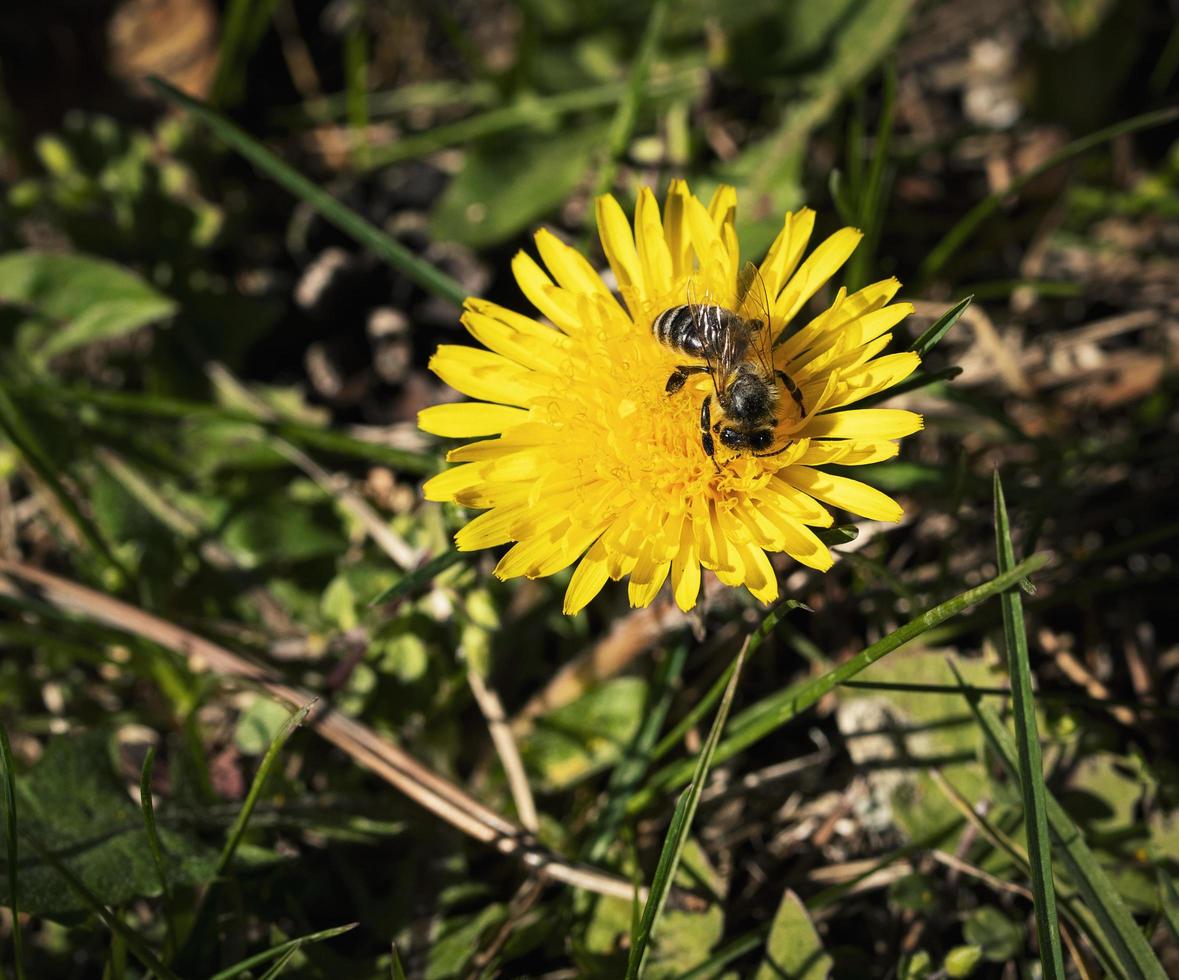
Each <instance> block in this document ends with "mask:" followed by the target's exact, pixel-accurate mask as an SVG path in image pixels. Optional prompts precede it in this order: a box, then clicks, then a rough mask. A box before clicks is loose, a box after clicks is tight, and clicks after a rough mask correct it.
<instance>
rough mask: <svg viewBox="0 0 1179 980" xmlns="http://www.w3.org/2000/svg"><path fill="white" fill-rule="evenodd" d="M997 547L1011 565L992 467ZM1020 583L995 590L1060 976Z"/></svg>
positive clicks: (1041, 930) (1051, 958)
mask: <svg viewBox="0 0 1179 980" xmlns="http://www.w3.org/2000/svg"><path fill="white" fill-rule="evenodd" d="M995 550H996V553H997V556H998V563H999V571H1000V572H1010V571H1011V569H1012V568H1014V567H1015V547H1014V545H1013V544H1012V542H1011V525H1010V523H1009V522H1008V519H1007V503H1006V501H1005V500H1004V499H1003V484H1002V482H1001V481H1000V479H999V472H998V470H996V471H995ZM1019 591H1020V590H1019V589H1018V588H1011V589H1008V590H1007V591H1006V592H1004V593H1003V594H1002V595H1001V596H999V605H1000V607H1001V608H1002V610H1003V639H1004V644H1005V645H1006V647H1007V673H1008V675H1009V676H1010V678H1011V694H1012V705H1013V708H1014V713H1015V731H1016V741H1017V744H1018V748H1019V782H1020V787H1021V789H1022V791H1023V815H1024V822H1025V825H1026V829H1027V838H1028V862H1029V864H1030V866H1031V873H1032V894H1033V895H1034V896H1035V909H1036V933H1037V935H1038V936H1039V942H1040V962H1041V964H1042V965H1043V967H1044V976H1045V978H1047V980H1064V954H1063V951H1062V950H1061V946H1060V919H1059V917H1058V915H1057V912H1056V889H1055V887H1054V885H1053V879H1052V848H1051V844H1050V842H1049V838H1048V817H1047V816H1046V814H1045V812H1044V797H1045V796H1046V795H1047V790H1046V789H1045V788H1044V766H1043V762H1042V761H1041V758H1040V736H1039V733H1038V732H1037V730H1036V706H1035V704H1034V702H1033V700H1032V673H1031V666H1030V663H1029V659H1028V641H1027V631H1026V630H1025V628H1024V623H1023V603H1022V601H1021V600H1020V597H1019Z"/></svg>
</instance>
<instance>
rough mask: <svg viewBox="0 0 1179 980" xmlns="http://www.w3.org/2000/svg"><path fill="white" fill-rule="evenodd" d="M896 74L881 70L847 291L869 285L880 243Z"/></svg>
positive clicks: (892, 70)
mask: <svg viewBox="0 0 1179 980" xmlns="http://www.w3.org/2000/svg"><path fill="white" fill-rule="evenodd" d="M896 94H897V73H896V68H895V67H894V66H893V65H891V64H890V65H887V66H886V67H885V69H884V92H883V95H882V102H881V106H880V115H879V119H880V122H879V125H878V126H877V128H876V140H875V146H874V147H873V151H872V162H871V163H870V164H869V166H868V174H867V177H866V178H865V179H864V181H863V183H862V185H861V186H860V187H858V188H856V190H857V194H856V197H857V202H856V203H857V205H858V208H857V210H858V214H857V216H856V220H855V221H854V222H851V223H852V224H854V225H858V226H859V227H860V228H862V229H863V230H864V240H863V242H862V244H861V245H860V247H859V248H857V249H856V250H855V252H854V253H853V254H852V257H851V259H850V260H849V261H848V264H847V273H846V275H845V277H844V282H845V284H846V285H847V288H848V290H849V291H854V290H856V289H859V288H860V287H861V286H863V285H864V284H865V283H866V282H867V281H868V270H869V268H870V267H871V264H872V260H873V258H874V257H875V255H876V246H877V244H878V243H879V241H880V228H881V224H882V220H881V219H882V218H883V212H884V204H885V197H886V193H885V183H886V181H885V163H886V161H887V160H888V147H889V144H890V143H891V142H892V123H893V115H894V110H895V109H896ZM851 152H852V153H858V152H859V147H858V146H853V147H851Z"/></svg>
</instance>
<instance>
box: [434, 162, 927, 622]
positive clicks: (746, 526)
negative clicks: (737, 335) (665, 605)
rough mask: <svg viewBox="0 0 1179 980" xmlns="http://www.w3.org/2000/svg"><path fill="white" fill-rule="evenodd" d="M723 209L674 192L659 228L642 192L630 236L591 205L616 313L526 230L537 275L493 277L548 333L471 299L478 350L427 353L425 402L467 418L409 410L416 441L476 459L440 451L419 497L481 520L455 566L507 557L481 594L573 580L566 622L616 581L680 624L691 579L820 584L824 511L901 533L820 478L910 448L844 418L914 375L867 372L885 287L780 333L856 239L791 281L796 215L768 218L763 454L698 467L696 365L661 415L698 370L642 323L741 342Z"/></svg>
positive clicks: (898, 359) (890, 421) (803, 216)
mask: <svg viewBox="0 0 1179 980" xmlns="http://www.w3.org/2000/svg"><path fill="white" fill-rule="evenodd" d="M736 204H737V195H736V192H735V191H734V190H733V188H731V187H721V188H720V189H719V190H718V191H717V192H716V194H715V195H714V196H713V198H712V202H711V203H710V204H709V206H708V207H705V206H704V204H703V203H701V202H700V201H699V200H698V199H697V198H695V197H693V196H692V195H691V193H690V192H689V191H688V187H687V185H686V184H685V183H684V182H683V181H674V182H673V183H672V185H671V187H670V188H669V190H668V194H667V200H666V202H665V203H664V206H663V211H662V214H661V213H660V210H659V205H658V203H657V201H656V200H655V197H654V195H653V194H652V193H651V192H650V190H647V189H644V190H643V191H642V192H641V193H640V195H639V199H638V204H637V206H636V208H635V220H634V229H633V232H632V229H631V225H630V223H629V222H628V221H627V219H626V216H625V215H624V213H623V211H622V209H621V208H620V207H619V205H618V203H617V202H616V201H615V200H614V198H613V197H603V198H599V200H598V202H597V218H598V228H599V229H600V233H601V238H602V247H603V249H604V250H605V253H606V258H607V259H608V260H609V262H610V268H611V269H612V270H613V272H614V276H615V278H616V280H617V283H618V289H619V292H620V293H621V296H622V302H619V300H618V299H617V298H616V297H615V296H614V294H613V293H612V292H611V291H610V289H609V287H608V286H607V285H606V284H605V283H604V282H603V281H602V278H601V277H600V276H599V275H598V273H597V272H595V271H594V269H593V267H592V266H591V265H590V264H589V262H587V261H586V259H585V258H584V257H583V256H582V255H581V254H580V253H579V252H577V251H576V250H575V249H573V248H570V247H569V246H568V245H565V244H563V243H562V242H561V241H560V240H558V239H557V238H556V237H555V236H554V235H552V234H551V233H549V232H547V231H543V230H542V231H540V232H538V233H537V235H536V245H537V249H538V250H539V252H540V257H541V259H542V260H543V262H544V265H545V266H546V267H547V270H548V271H547V272H546V271H545V269H542V268H541V266H540V265H538V264H537V263H536V262H535V261H534V260H533V259H532V258H531V257H530V256H529V255H527V254H526V253H523V252H521V253H520V254H518V255H517V256H516V258H515V260H514V261H513V263H512V271H513V272H514V273H515V276H516V280H517V281H518V282H519V284H520V288H521V289H522V290H523V292H524V295H525V296H527V297H528V300H529V301H530V302H531V303H532V305H533V306H535V307H536V309H537V310H539V311H540V313H541V314H542V315H543V316H544V317H545V318H546V319H547V320H548V321H549V323H551V324H552V326H550V325H549V324H548V323H544V322H542V321H540V320H537V319H534V318H532V317H528V316H524V315H522V314H520V313H515V312H513V311H511V310H508V309H505V308H504V307H502V306H498V305H496V304H495V303H489V302H486V301H484V300H479V299H469V300H467V303H466V310H465V312H464V314H463V320H462V322H463V324H464V326H466V328H467V330H468V331H470V333H471V335H472V336H473V337H474V338H475V339H476V340H478V341H479V342H480V343H481V344H483V345H484V347H486V348H487V349H486V350H483V349H479V348H475V347H461V346H453V345H444V346H442V347H439V349H438V352H437V353H436V354H435V355H434V358H433V359H432V360H431V362H430V367H431V368H432V369H433V371H434V372H435V373H436V374H437V375H438V376H439V377H440V378H441V379H442V380H443V381H445V382H446V383H447V384H449V385H451V386H452V387H454V388H457V389H458V390H459V391H461V392H464V393H465V394H467V395H470V396H471V397H472V398H476V399H480V400H479V401H473V402H463V403H460V404H448V405H437V406H435V407H433V408H428V409H426V410H425V411H423V412H422V413H421V415H420V416H419V424H420V425H421V427H422V428H423V429H424V430H426V431H427V432H432V433H435V434H436V435H440V436H450V437H456V438H462V439H470V438H479V437H487V438H480V439H479V441H476V442H471V443H469V444H468V445H465V446H462V447H461V448H458V449H455V450H453V451H452V452H451V453H450V454H449V456H448V457H447V458H448V459H449V460H450V461H451V462H455V463H459V464H461V465H459V466H455V467H452V468H451V469H449V470H447V471H446V472H444V473H441V474H439V475H438V476H436V477H434V478H433V479H431V480H429V481H428V482H427V483H426V485H425V494H426V497H427V498H428V499H430V500H453V501H457V502H458V503H460V504H462V505H464V506H467V507H474V508H480V509H483V510H484V513H482V514H480V515H479V516H477V517H476V518H475V519H474V520H472V521H471V522H470V523H469V524H467V526H466V527H464V528H463V529H462V530H461V531H459V532H458V534H457V535H456V536H455V543H456V545H457V546H458V548H459V549H460V550H464V551H467V550H473V549H477V548H490V547H494V546H496V545H501V544H506V543H508V542H516V543H515V544H514V545H513V546H512V548H510V549H509V550H508V552H507V554H505V555H504V557H503V559H502V560H501V561H500V563H499V565H498V566H497V567H496V569H495V573H496V575H498V576H499V577H500V578H511V577H513V576H517V575H525V576H527V577H529V578H538V577H540V576H544V575H551V574H553V573H554V572H557V571H560V570H561V569H563V568H566V567H567V566H569V565H570V564H572V563H573V562H578V564H577V568H576V570H575V571H574V573H573V577H572V579H571V580H570V582H569V587H568V590H567V591H566V593H565V612H566V613H575V612H577V611H579V610H580V609H582V608H583V607H584V606H585V605H586V603H588V602H589V601H590V600H591V599H592V598H593V597H594V596H595V595H597V594H598V592H599V591H600V590H601V588H602V586H603V585H604V584H605V583H606V580H607V579H614V580H618V579H621V578H623V577H629V579H630V582H629V591H630V601H631V603H632V605H635V606H645V605H647V604H648V603H650V602H651V600H652V599H654V598H655V596H656V594H657V593H658V592H659V590H660V588H661V587H662V586H663V583H664V581H665V580H666V579H667V578H668V576H669V575H670V577H671V584H672V588H673V590H674V594H675V600H676V602H677V603H678V604H679V606H680V608H682V609H685V610H686V609H690V608H691V607H692V606H693V605H694V604H695V602H696V598H697V595H698V593H699V590H700V576H701V567H703V568H706V569H709V570H710V571H712V572H713V573H714V574H715V575H716V577H717V578H718V579H720V581H721V582H723V583H725V584H726V585H733V586H736V585H744V586H745V587H746V588H747V589H749V591H750V592H751V593H753V595H755V596H756V597H757V598H758V599H760V600H762V601H763V602H769V601H771V600H773V599H774V598H776V597H777V595H778V582H777V576H776V574H775V572H774V569H773V567H772V566H771V565H770V561H769V558H768V557H767V552H771V553H772V552H785V553H786V554H788V555H790V556H791V557H792V558H794V559H796V560H797V561H799V562H801V563H802V564H804V565H809V566H810V567H811V568H817V569H820V570H824V571H825V570H826V569H828V568H830V566H831V563H832V558H831V554H830V552H829V551H828V550H827V548H826V546H825V545H824V544H823V543H822V542H821V541H820V540H819V539H818V538H817V537H816V536H815V534H814V532H813V531H811V528H813V527H829V526H830V525H831V523H832V517H831V514H830V512H829V511H828V510H827V509H826V508H825V507H824V506H823V504H824V503H826V504H831V505H833V506H835V507H841V508H844V509H846V510H849V511H852V512H854V513H857V514H860V515H863V516H864V517H868V518H872V519H874V520H885V521H896V520H899V519H900V517H901V508H900V506H899V505H898V504H897V503H896V502H895V501H893V500H892V499H891V498H889V497H887V496H885V495H884V494H882V493H880V492H879V491H878V490H874V489H873V488H871V487H869V486H866V485H865V484H863V483H860V482H858V481H855V480H850V479H848V478H846V477H843V476H836V475H832V474H828V473H824V472H823V471H822V470H820V469H818V467H820V466H822V465H824V464H826V463H839V464H841V465H844V466H849V465H857V464H863V463H874V462H878V461H880V460H883V459H888V458H889V457H891V456H893V455H895V454H896V452H897V449H898V446H897V443H896V442H895V441H893V440H896V439H898V438H900V437H901V436H905V435H908V434H910V433H912V432H915V431H917V430H918V429H920V428H921V417H920V416H918V415H916V414H914V413H913V412H906V411H899V410H890V409H858V410H857V409H849V410H844V406H847V405H850V404H852V403H853V402H856V401H858V400H859V399H861V398H864V397H866V396H868V395H871V394H874V393H876V392H879V391H883V390H884V389H886V388H889V387H891V386H892V385H894V384H896V383H897V382H898V381H901V380H903V379H904V378H906V377H907V376H908V375H909V374H910V373H912V371H913V370H914V369H915V368H916V367H917V364H918V357H917V355H916V354H913V353H902V354H890V355H886V356H884V357H880V356H878V355H879V354H880V352H881V351H882V350H883V349H884V348H885V347H886V346H887V345H888V342H889V340H890V339H891V336H892V335H891V333H890V332H889V331H890V330H891V329H892V328H893V327H894V326H896V324H897V323H899V322H900V321H901V320H902V319H904V318H905V317H906V316H908V315H909V314H910V313H911V312H912V310H913V308H912V306H911V305H909V304H908V303H893V304H891V305H890V304H889V300H891V299H892V297H893V296H894V295H895V294H896V291H897V289H898V288H899V287H900V284H899V283H898V282H897V281H896V280H895V279H887V280H884V281H883V282H878V283H874V284H873V285H871V286H867V287H865V288H864V289H861V290H860V291H859V292H856V293H852V294H851V295H848V294H847V291H846V290H843V289H841V290H840V291H839V292H838V293H837V294H836V296H835V299H834V300H833V301H832V303H831V305H830V306H829V307H828V308H827V309H826V310H824V311H823V312H822V313H820V314H819V315H818V316H816V317H815V318H814V319H813V320H811V321H810V322H809V323H807V324H805V325H795V323H794V319H795V317H796V316H797V315H798V313H799V311H800V310H801V309H802V307H803V305H804V304H805V303H806V302H807V300H809V299H810V298H811V297H812V296H813V295H814V294H815V293H816V292H817V291H818V290H819V289H820V288H821V287H822V286H823V284H824V283H826V282H827V280H828V279H830V278H831V276H832V275H833V274H834V273H835V272H836V270H837V269H839V267H840V266H842V265H843V263H844V262H846V261H847V259H848V256H850V255H851V253H852V251H853V250H854V249H855V247H856V245H857V244H858V242H859V240H860V237H861V234H860V232H859V231H857V230H855V229H854V228H844V229H842V230H841V231H838V232H836V233H835V234H834V235H832V236H831V237H830V238H828V239H827V240H826V241H824V242H823V243H822V244H821V245H819V246H818V247H817V248H816V249H815V250H814V251H813V252H811V254H810V256H809V257H808V258H807V259H806V260H805V261H803V260H802V257H803V252H804V251H805V250H806V246H807V242H808V240H809V238H810V235H811V230H812V228H813V226H814V212H813V211H811V210H809V209H806V208H804V209H802V210H800V211H797V212H794V213H792V214H787V215H786V219H785V222H784V224H783V227H782V231H781V233H780V234H779V235H778V237H777V240H776V241H775V242H774V244H773V246H772V247H771V248H770V251H769V254H768V255H767V256H766V258H765V261H763V262H762V263H761V265H760V267H759V269H758V271H759V272H760V280H761V282H763V283H764V289H762V288H761V286H760V285H759V286H758V290H757V291H759V292H760V293H761V295H762V296H763V297H765V299H764V300H763V304H764V303H765V301H766V300H768V306H769V313H770V320H771V322H770V324H769V334H768V336H770V337H773V338H784V339H782V340H781V342H779V343H778V344H777V345H776V346H774V347H773V350H772V355H771V357H772V362H773V363H772V365H764V367H765V368H769V369H772V370H771V372H770V377H771V378H772V379H773V387H772V388H771V389H770V390H771V397H772V399H773V401H772V407H773V418H774V419H775V420H776V425H775V426H774V429H773V442H772V448H771V449H770V450H769V452H770V453H772V454H767V455H758V454H757V453H755V452H754V451H752V450H749V449H738V450H734V449H731V448H727V447H726V446H725V445H724V444H722V442H721V441H720V439H719V438H717V437H716V436H715V435H714V438H713V439H712V442H713V443H714V446H713V448H714V455H713V456H712V457H710V456H709V454H708V453H707V451H706V448H705V442H706V441H707V440H706V439H705V438H704V433H703V432H702V427H701V407H702V405H703V403H704V401H705V399H711V401H710V406H711V419H710V421H711V422H712V423H713V424H714V425H716V426H720V425H723V424H725V419H724V414H723V411H721V410H720V409H719V408H718V405H717V402H718V399H717V395H718V388H717V386H718V385H721V386H722V387H723V386H724V385H725V384H726V381H727V379H725V378H723V377H720V372H719V371H717V370H715V368H716V367H717V365H716V361H715V359H713V363H712V367H713V368H714V370H713V371H712V372H710V371H708V370H702V371H698V372H696V373H692V374H689V375H687V377H686V378H683V379H680V380H683V381H684V382H685V383H684V384H683V385H682V387H681V388H680V389H679V390H675V391H673V392H672V393H671V394H669V393H668V391H669V387H670V388H675V387H676V385H675V384H672V385H670V386H669V384H668V381H669V379H670V378H671V376H672V375H673V374H674V373H675V369H676V368H677V366H680V365H685V364H688V365H692V364H694V365H696V366H699V367H707V366H708V364H707V363H706V361H705V359H704V358H695V359H693V358H691V357H686V356H685V354H684V353H683V352H682V351H681V350H675V349H673V348H672V347H671V346H669V345H668V344H665V343H661V342H660V340H659V339H658V338H657V337H656V335H655V333H654V332H653V330H652V325H653V324H654V322H655V320H656V319H657V318H658V317H659V314H660V313H662V312H663V311H665V310H668V309H670V308H672V307H676V306H680V305H683V304H696V305H699V304H705V303H707V304H712V305H715V306H719V307H722V308H725V309H732V310H736V311H738V312H739V314H740V317H741V318H742V320H743V321H744V322H750V321H752V320H753V319H754V318H755V317H756V316H757V313H756V309H755V308H754V307H753V306H752V305H750V304H751V303H752V301H751V299H750V298H749V297H750V295H752V292H751V293H749V294H746V296H745V299H742V294H743V293H744V287H743V286H739V284H738V280H739V279H745V278H747V274H746V273H743V272H742V269H741V263H740V252H739V246H738V242H737V234H736V230H735V228H734V214H735V211H736ZM769 346H770V345H769V344H766V345H765V346H764V349H765V350H769ZM750 356H752V351H751V352H750ZM778 371H780V372H782V374H781V375H779V374H776V373H774V372H778ZM765 373H766V371H765V370H763V371H762V374H765ZM783 375H784V376H785V377H783ZM787 380H789V381H790V382H793V384H794V386H795V388H796V392H791V391H790V388H789V385H788V384H787ZM800 403H801V404H800ZM719 431H720V430H719V428H717V429H714V430H713V432H714V433H719ZM731 441H732V440H730V442H731ZM579 559H580V560H579Z"/></svg>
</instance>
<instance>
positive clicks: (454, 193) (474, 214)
mask: <svg viewBox="0 0 1179 980" xmlns="http://www.w3.org/2000/svg"><path fill="white" fill-rule="evenodd" d="M605 137H606V126H605V125H604V124H602V123H600V122H599V123H594V124H590V125H572V126H569V127H567V128H566V129H564V130H562V131H560V132H557V133H551V134H548V135H544V136H540V137H536V138H531V139H523V138H512V139H504V140H493V141H489V142H483V143H479V144H477V145H476V146H475V147H473V148H472V149H471V150H470V151H469V152H468V153H467V157H466V160H465V162H464V163H463V169H462V170H460V171H459V172H458V174H457V175H456V176H455V178H454V179H453V180H452V181H451V182H450V184H449V186H448V187H447V188H446V191H445V192H444V193H443V195H442V197H441V198H439V200H438V203H437V204H436V205H435V206H434V213H433V214H432V215H431V217H430V235H431V236H432V237H434V238H438V239H443V240H446V241H453V242H461V243H462V244H464V245H469V246H470V247H471V248H486V247H487V246H489V245H495V244H497V243H499V242H502V241H504V240H505V239H507V238H511V237H512V236H513V235H515V234H516V233H518V232H519V231H521V230H522V229H524V228H526V227H529V226H530V225H533V224H535V223H536V222H537V221H539V220H540V219H541V218H544V217H545V216H546V215H548V214H550V213H551V212H552V211H555V210H556V209H557V208H558V207H559V206H560V205H561V204H563V203H564V202H565V201H566V200H567V199H568V197H569V195H570V194H571V193H572V192H573V190H574V188H575V187H576V186H577V185H578V183H579V182H580V181H581V180H582V178H583V177H584V176H585V174H586V171H587V170H588V169H589V165H590V161H591V160H592V158H593V154H594V151H595V150H596V149H597V148H598V147H600V146H601V145H602V142H603V140H604V139H605Z"/></svg>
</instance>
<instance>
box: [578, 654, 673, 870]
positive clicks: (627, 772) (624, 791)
mask: <svg viewBox="0 0 1179 980" xmlns="http://www.w3.org/2000/svg"><path fill="white" fill-rule="evenodd" d="M687 659H688V644H687V643H686V642H685V643H680V644H679V645H677V646H676V647H675V648H674V649H673V650H672V651H671V653H670V654H669V655H668V656H667V657H666V658H665V659H664V661H663V663H662V665H661V667H660V671H659V674H658V676H657V678H656V680H655V683H654V685H653V686H652V688H651V695H650V697H649V699H648V703H647V705H646V706H645V708H644V710H643V724H642V727H641V728H640V729H639V732H638V734H637V735H636V736H635V737H634V739H632V740H631V742H630V744H629V745H628V746H627V747H626V752H625V753H624V754H623V756H622V758H621V759H619V761H618V765H616V766H615V767H614V769H613V771H612V772H611V773H610V781H609V783H608V784H607V785H606V791H605V793H604V798H605V801H606V802H605V805H604V806H603V807H602V813H601V815H600V816H599V817H598V819H597V826H596V827H595V829H594V836H593V837H592V838H591V840H590V842H589V844H588V845H587V846H586V849H585V859H586V860H587V861H589V862H590V863H591V864H597V863H599V862H600V861H602V860H603V859H604V858H605V857H606V853H607V851H608V850H609V847H610V844H611V843H612V842H613V841H615V840H616V839H617V837H618V827H619V825H620V824H621V823H622V821H623V818H625V816H626V801H627V799H629V798H630V795H631V794H632V793H633V792H634V791H635V790H636V789H637V788H638V787H639V786H640V785H641V784H642V781H643V776H644V775H646V772H647V767H648V766H649V765H650V764H651V760H652V759H653V758H655V756H654V755H653V753H652V747H653V746H654V744H655V739H656V738H658V737H659V730H660V729H661V728H662V727H663V722H664V719H665V718H666V717H667V712H668V710H669V709H670V708H671V702H672V699H673V698H674V696H675V685H676V682H677V681H678V680H679V678H680V674H681V673H683V669H684V662H685V661H686V660H687Z"/></svg>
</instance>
